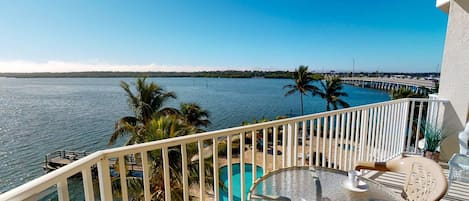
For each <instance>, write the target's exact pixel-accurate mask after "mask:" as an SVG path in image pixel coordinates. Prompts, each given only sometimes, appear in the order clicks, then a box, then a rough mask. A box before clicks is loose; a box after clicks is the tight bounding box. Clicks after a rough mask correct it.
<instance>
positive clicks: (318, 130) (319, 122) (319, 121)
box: [316, 117, 322, 166]
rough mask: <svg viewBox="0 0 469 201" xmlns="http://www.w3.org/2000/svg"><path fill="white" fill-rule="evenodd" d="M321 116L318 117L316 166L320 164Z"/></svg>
mask: <svg viewBox="0 0 469 201" xmlns="http://www.w3.org/2000/svg"><path fill="white" fill-rule="evenodd" d="M321 123H322V122H321V118H320V117H319V118H317V119H316V166H319V140H320V139H319V138H320V137H321Z"/></svg>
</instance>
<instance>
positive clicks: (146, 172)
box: [101, 151, 152, 201]
mask: <svg viewBox="0 0 469 201" xmlns="http://www.w3.org/2000/svg"><path fill="white" fill-rule="evenodd" d="M141 156H142V170H143V196H144V197H145V201H150V200H151V199H152V196H151V193H150V165H149V164H148V153H147V152H146V151H143V152H141ZM101 200H102V199H101ZM104 200H106V199H104Z"/></svg>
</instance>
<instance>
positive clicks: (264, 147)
mask: <svg viewBox="0 0 469 201" xmlns="http://www.w3.org/2000/svg"><path fill="white" fill-rule="evenodd" d="M267 131H268V129H266V128H263V129H262V169H263V170H264V174H267V172H268V171H267V147H268V146H269V142H268V140H267Z"/></svg>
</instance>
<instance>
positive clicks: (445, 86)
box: [439, 0, 469, 160]
mask: <svg viewBox="0 0 469 201" xmlns="http://www.w3.org/2000/svg"><path fill="white" fill-rule="evenodd" d="M439 98H442V99H446V100H449V101H450V103H449V104H448V105H447V106H446V107H445V115H444V122H443V126H444V129H445V132H446V134H447V135H449V137H447V138H446V139H445V141H444V142H443V144H442V146H441V155H442V159H443V160H448V159H449V157H451V155H452V154H453V153H455V152H459V146H458V141H457V134H458V133H459V132H460V131H462V130H463V128H464V125H465V122H466V121H468V107H469V0H450V1H449V12H448V27H447V32H446V41H445V47H444V53H443V62H442V68H441V80H440V89H439Z"/></svg>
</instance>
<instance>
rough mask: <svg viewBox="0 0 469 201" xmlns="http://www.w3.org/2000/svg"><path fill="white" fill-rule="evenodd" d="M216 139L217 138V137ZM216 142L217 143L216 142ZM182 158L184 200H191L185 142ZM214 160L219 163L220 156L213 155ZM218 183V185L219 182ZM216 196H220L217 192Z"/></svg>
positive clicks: (216, 178) (182, 145) (182, 148)
mask: <svg viewBox="0 0 469 201" xmlns="http://www.w3.org/2000/svg"><path fill="white" fill-rule="evenodd" d="M214 139H216V137H215V138H214ZM214 143H215V144H216V142H214ZM214 147H216V148H217V146H214ZM216 148H215V149H216ZM215 151H216V150H215ZM215 153H218V152H215ZM214 156H216V155H214ZM181 160H182V189H183V195H182V196H183V198H184V201H189V170H188V168H187V146H186V144H184V143H183V144H181ZM213 160H214V161H215V162H214V165H215V164H217V161H218V157H213ZM216 175H217V176H218V171H216ZM217 180H218V177H215V181H217ZM216 184H217V186H218V182H217V183H216ZM216 196H218V194H215V197H216Z"/></svg>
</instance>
